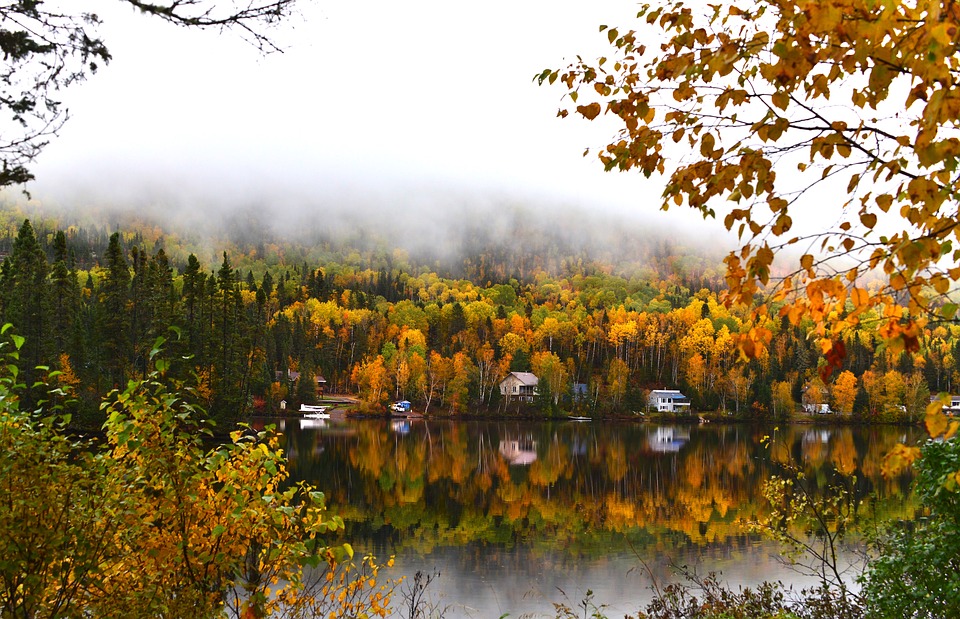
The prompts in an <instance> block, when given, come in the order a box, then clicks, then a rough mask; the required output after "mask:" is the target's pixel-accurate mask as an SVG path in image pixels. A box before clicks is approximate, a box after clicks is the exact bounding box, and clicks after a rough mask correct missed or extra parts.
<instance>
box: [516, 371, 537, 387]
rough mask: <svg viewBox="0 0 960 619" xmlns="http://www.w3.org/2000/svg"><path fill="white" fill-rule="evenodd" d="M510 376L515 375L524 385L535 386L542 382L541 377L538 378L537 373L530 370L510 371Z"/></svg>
mask: <svg viewBox="0 0 960 619" xmlns="http://www.w3.org/2000/svg"><path fill="white" fill-rule="evenodd" d="M509 376H513V377H515V378H516V379H517V380H519V381H520V382H521V383H523V384H524V385H530V386H534V385H536V384H537V383H539V382H540V379H539V378H537V376H536V374H532V373H530V372H510V374H509Z"/></svg>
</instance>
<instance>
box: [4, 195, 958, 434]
mask: <svg viewBox="0 0 960 619" xmlns="http://www.w3.org/2000/svg"><path fill="white" fill-rule="evenodd" d="M513 221H514V225H513V226H512V230H511V232H510V233H509V234H508V235H505V236H498V237H495V236H493V235H490V234H488V233H485V232H484V230H483V229H482V228H481V227H480V223H479V222H473V223H470V224H468V225H467V226H466V229H465V230H464V231H463V232H462V235H463V236H462V238H460V239H459V241H460V243H459V244H460V251H459V252H457V253H447V254H445V255H444V254H441V253H436V254H433V255H431V254H429V253H427V252H424V251H423V250H422V249H421V250H416V249H415V250H409V249H405V248H403V247H401V246H399V245H398V244H396V243H394V244H391V243H390V242H389V241H388V239H387V238H386V237H378V236H377V235H375V234H374V233H372V232H370V233H366V232H364V233H362V234H361V235H360V236H357V235H354V236H352V237H348V238H338V237H336V236H335V235H332V234H330V233H329V232H327V233H323V232H315V233H314V234H313V236H312V237H310V238H300V239H294V240H292V241H291V240H289V239H284V238H282V235H280V234H276V233H274V234H272V235H271V234H270V233H264V232H262V231H261V232H260V233H259V234H251V232H250V231H251V230H252V229H255V228H257V225H256V224H255V223H248V224H247V225H246V226H243V222H242V221H241V222H239V223H238V222H234V224H233V228H231V230H230V232H228V233H225V234H223V235H221V236H220V237H218V239H217V241H216V242H209V241H208V242H206V244H203V243H201V242H200V241H199V240H198V239H196V238H191V237H190V236H189V235H185V234H177V233H176V232H175V231H168V230H164V229H163V228H161V227H160V226H157V225H150V224H146V223H143V222H138V221H135V220H131V221H130V222H129V223H128V224H127V225H123V226H120V225H117V226H115V227H114V228H115V229H111V230H108V229H107V227H105V226H99V227H98V226H96V225H92V226H91V225H84V224H82V223H78V222H76V221H71V220H69V219H68V218H59V219H54V218H43V217H42V216H36V215H35V216H34V217H33V219H30V218H29V217H28V216H26V215H25V214H24V212H22V211H21V210H19V209H17V208H16V207H8V208H7V209H6V213H5V215H4V222H3V226H4V232H3V235H4V236H3V238H2V239H0V251H2V252H3V253H4V256H5V257H4V262H3V268H2V279H3V283H2V286H0V289H2V290H3V296H2V310H3V320H4V321H6V322H11V323H13V324H14V325H15V326H16V328H17V330H18V332H19V333H20V334H21V335H23V336H24V337H26V343H25V345H24V347H23V350H22V352H21V358H22V359H23V361H24V363H23V364H22V365H23V366H24V372H27V373H33V372H37V371H43V370H28V369H26V368H36V367H41V368H42V367H46V368H49V369H50V370H58V371H59V372H60V373H59V374H57V375H56V379H55V380H56V381H58V382H59V384H61V385H64V386H69V387H70V388H71V391H72V393H73V396H74V397H75V398H76V400H75V401H72V402H71V403H70V404H69V406H70V407H73V408H76V409H77V412H78V413H81V415H80V417H78V418H80V419H87V420H88V421H90V422H92V423H98V422H97V417H96V415H97V412H96V411H97V409H98V405H99V402H100V400H101V398H102V397H103V395H104V394H106V393H107V392H108V391H110V390H111V389H113V388H115V387H117V386H120V385H123V384H124V382H125V381H126V380H127V379H129V378H131V377H137V376H139V375H142V374H143V373H144V372H145V371H146V367H147V354H148V352H149V351H150V349H151V347H152V346H153V344H154V342H155V340H156V339H157V337H158V336H170V335H171V334H175V335H173V336H171V337H169V341H168V343H167V352H168V353H170V354H171V357H173V358H177V359H180V361H178V362H177V363H176V364H175V368H176V369H175V371H176V372H177V373H178V376H179V377H180V378H181V379H184V380H186V381H187V382H188V383H192V384H196V394H197V397H198V398H199V400H200V402H199V403H200V404H202V405H203V407H204V408H205V409H206V410H207V411H208V412H209V414H210V415H211V417H212V418H214V419H216V420H219V421H223V422H226V423H228V424H229V423H232V422H234V421H237V420H240V419H242V418H244V417H246V416H247V415H249V414H251V413H261V414H262V413H276V412H278V411H279V410H280V403H281V401H286V402H288V403H291V404H292V405H297V404H300V403H314V402H315V401H316V400H318V398H320V397H321V396H322V392H321V389H322V390H323V392H326V393H327V394H329V393H340V394H352V395H356V396H359V398H360V400H361V410H363V411H367V412H380V411H383V410H384V405H385V404H386V403H388V402H389V401H391V400H395V399H408V400H410V401H412V402H413V403H414V406H415V408H416V409H417V410H419V411H422V412H425V413H428V414H437V415H457V414H476V413H478V412H479V413H484V414H487V413H489V414H515V413H517V412H528V413H537V414H540V413H545V414H559V413H561V412H571V411H574V410H576V411H579V412H581V413H586V414H591V415H623V414H634V413H638V412H642V411H643V409H644V408H645V404H646V395H647V393H648V392H649V390H651V389H658V388H668V389H680V390H682V391H683V393H684V394H686V395H688V396H689V397H690V399H691V401H692V404H693V410H695V411H698V412H702V413H713V412H719V413H724V414H729V415H732V416H735V417H738V418H751V419H776V418H784V417H786V416H788V415H790V414H792V413H794V412H795V411H797V410H800V407H801V405H803V404H812V405H815V406H819V405H822V404H826V405H829V407H830V408H831V409H832V410H833V411H835V412H837V413H839V414H841V415H843V416H845V417H848V418H857V419H863V420H882V421H892V420H905V419H907V418H910V419H917V418H918V417H919V416H921V415H922V414H923V411H924V409H925V406H926V404H927V403H928V402H929V395H930V394H931V393H937V392H950V391H951V389H952V387H953V385H954V383H955V382H956V380H957V379H958V378H960V376H958V374H957V371H958V367H957V363H956V359H957V352H956V345H957V340H956V338H955V337H954V335H955V334H954V330H955V328H954V327H948V326H932V327H931V328H928V329H927V330H926V332H925V333H924V334H923V338H922V347H921V349H920V350H919V351H917V352H915V353H905V352H901V351H894V350H891V349H889V348H887V347H886V346H884V345H881V344H880V341H881V338H879V337H878V336H877V334H876V333H875V332H874V331H873V330H871V321H870V320H869V319H868V318H867V319H864V320H863V321H862V325H861V327H860V328H859V329H856V330H851V331H849V332H848V333H847V334H846V336H845V337H846V341H845V344H846V351H847V355H846V357H845V358H844V359H843V366H842V367H841V368H839V369H838V370H837V371H834V372H832V373H830V374H829V375H828V374H827V373H825V372H822V371H818V370H821V369H822V367H823V365H824V360H823V358H822V355H821V352H820V349H819V347H818V345H817V343H816V341H815V339H814V338H811V337H809V326H806V327H805V325H804V324H802V323H801V324H799V325H797V326H793V325H791V324H790V322H789V321H787V320H786V319H779V318H774V317H775V316H776V312H775V311H771V316H774V317H772V318H770V320H769V321H768V324H767V327H768V328H769V329H770V330H771V331H772V332H773V333H774V335H773V339H772V341H771V343H770V345H769V347H768V350H767V351H766V352H765V353H764V354H763V355H761V356H759V357H757V358H755V359H751V360H749V361H746V360H743V359H742V358H741V356H740V354H739V352H738V350H737V348H736V346H735V342H734V337H735V336H736V334H737V333H739V332H740V331H741V329H743V328H744V326H743V325H744V324H745V317H746V314H745V313H746V312H747V309H745V308H742V307H741V308H736V307H735V308H730V307H727V306H725V304H724V303H723V288H724V286H723V280H722V277H721V273H722V267H721V266H720V262H719V259H718V258H717V256H715V255H710V254H709V253H705V252H703V251H702V250H699V251H694V250H692V249H691V247H692V243H688V244H687V245H683V244H682V243H683V240H682V239H680V240H676V239H677V238H678V237H672V238H673V239H674V240H672V241H670V242H667V241H662V240H656V239H658V238H662V237H659V236H658V235H657V234H656V233H655V232H651V233H650V234H649V235H647V236H646V237H645V236H644V235H642V234H641V235H640V236H631V235H632V234H636V233H635V232H633V231H630V230H624V232H623V233H622V236H621V237H620V238H616V239H612V240H611V239H607V240H605V241H604V243H603V244H596V243H594V244H593V245H592V247H591V246H590V245H589V244H588V243H584V242H578V241H576V240H571V239H576V238H577V237H576V236H575V235H574V234H573V231H574V230H575V228H576V223H569V224H567V227H568V229H567V230H564V228H563V225H562V224H561V225H560V226H559V227H557V226H556V224H555V225H554V226H555V228H554V229H545V228H543V227H540V225H539V224H538V222H535V221H529V218H528V217H526V216H525V214H524V213H522V212H518V213H516V214H515V215H514V220H513ZM211 247H213V248H212V249H211ZM597 248H599V249H597ZM198 255H200V256H203V257H204V258H205V259H201V258H198V257H197V256H198ZM718 255H719V253H718ZM208 260H209V262H208ZM775 309H776V308H774V310H775ZM171 329H173V331H170V330H171ZM511 371H522V372H533V373H534V374H536V375H537V376H538V377H539V378H540V384H539V395H538V397H537V401H536V402H534V403H532V404H528V405H525V406H524V407H522V408H520V407H519V405H518V404H517V403H516V402H512V403H510V402H506V401H504V400H503V398H502V397H501V395H500V392H499V389H498V384H499V382H500V381H501V380H502V379H503V378H504V377H505V376H506V375H507V374H508V373H509V372H511ZM298 377H299V378H298ZM304 377H315V379H322V380H323V381H326V382H325V383H324V382H321V383H319V385H320V386H319V387H318V383H317V382H315V380H305V379H304ZM822 377H826V379H827V380H826V382H825V381H824V380H823V378H822ZM29 378H33V377H32V376H30V377H29ZM32 382H33V380H29V381H28V382H27V384H31V383H32ZM574 385H579V387H578V388H577V389H576V390H575V388H574Z"/></svg>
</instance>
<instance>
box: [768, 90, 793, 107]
mask: <svg viewBox="0 0 960 619" xmlns="http://www.w3.org/2000/svg"><path fill="white" fill-rule="evenodd" d="M770 100H771V101H772V102H773V104H774V105H775V106H777V107H778V108H780V109H781V110H785V109H787V106H788V105H789V104H790V95H788V94H787V93H786V92H785V91H783V90H778V91H777V92H775V93H773V96H772V97H771V98H770Z"/></svg>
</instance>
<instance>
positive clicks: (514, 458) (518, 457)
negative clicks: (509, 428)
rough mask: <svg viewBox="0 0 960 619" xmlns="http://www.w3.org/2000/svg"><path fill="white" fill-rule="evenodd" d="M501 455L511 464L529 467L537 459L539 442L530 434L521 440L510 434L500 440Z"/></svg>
mask: <svg viewBox="0 0 960 619" xmlns="http://www.w3.org/2000/svg"><path fill="white" fill-rule="evenodd" d="M500 455H501V456H503V457H504V458H505V459H506V460H507V461H508V462H509V463H510V464H516V465H518V466H528V465H530V464H533V462H534V461H535V460H536V459H537V441H535V440H533V437H532V436H531V435H529V434H527V435H524V436H521V437H519V438H513V437H511V436H510V435H509V434H508V435H507V436H506V437H505V438H502V439H500Z"/></svg>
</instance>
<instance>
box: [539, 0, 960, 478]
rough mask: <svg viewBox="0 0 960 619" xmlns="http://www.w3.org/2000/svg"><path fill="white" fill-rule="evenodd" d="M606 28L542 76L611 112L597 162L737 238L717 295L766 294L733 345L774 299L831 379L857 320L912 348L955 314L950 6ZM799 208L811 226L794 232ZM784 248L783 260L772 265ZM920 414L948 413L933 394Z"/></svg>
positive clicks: (874, 4) (958, 34)
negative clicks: (805, 328) (807, 326)
mask: <svg viewBox="0 0 960 619" xmlns="http://www.w3.org/2000/svg"><path fill="white" fill-rule="evenodd" d="M600 30H601V32H602V33H603V35H604V36H605V37H606V38H607V39H608V41H609V43H610V45H611V50H610V53H609V56H608V57H604V58H599V59H597V60H596V61H595V62H591V61H587V60H584V59H580V58H578V60H577V62H575V63H573V64H572V65H570V66H569V67H567V68H566V69H561V70H554V69H547V70H545V71H543V72H542V73H540V74H539V75H538V76H536V79H537V80H539V82H540V83H545V82H546V83H550V84H553V83H555V82H560V83H561V84H562V85H564V86H565V88H566V90H567V97H566V99H565V100H566V101H567V102H568V104H566V105H565V107H563V108H561V109H560V111H559V115H560V116H563V117H565V116H568V115H571V114H573V115H579V116H582V117H584V118H586V119H589V120H594V119H597V118H605V119H608V120H610V122H613V123H615V125H616V127H617V129H616V135H615V136H614V137H613V139H612V140H611V141H610V143H609V144H607V145H606V146H605V147H603V148H601V149H600V150H599V152H598V153H597V155H598V157H599V159H600V161H601V162H602V164H603V165H604V167H605V168H606V169H607V170H620V171H631V170H636V171H639V172H641V173H643V174H644V175H646V176H651V175H652V174H654V173H657V174H660V175H664V176H665V177H666V184H665V188H664V190H663V194H662V208H663V209H664V210H666V209H667V208H669V207H671V206H682V205H686V206H688V207H691V208H693V209H696V210H698V211H699V212H701V213H702V214H703V216H704V217H716V218H720V219H722V221H723V223H724V225H725V226H726V228H727V229H728V230H731V231H733V232H735V233H736V234H737V235H739V239H740V248H739V249H738V250H736V251H732V252H730V254H729V255H728V256H727V257H726V259H725V262H726V267H727V274H726V281H727V285H728V292H727V301H728V303H747V304H750V303H755V300H756V298H758V296H759V297H760V298H762V299H763V301H762V302H760V303H756V305H755V310H754V317H755V318H756V321H755V322H754V324H753V325H752V327H751V328H749V329H748V330H747V332H745V333H744V334H742V335H741V338H740V340H739V345H740V349H741V351H742V352H743V353H744V354H746V355H747V356H753V355H756V354H758V351H759V350H761V349H762V347H763V346H764V345H765V344H766V343H767V342H768V341H769V338H770V331H769V330H768V329H767V328H766V327H765V321H764V318H766V317H767V316H769V314H770V313H771V312H776V313H778V314H779V315H780V316H781V317H785V318H787V319H789V320H790V322H791V323H793V324H799V323H800V321H801V320H805V319H809V320H811V321H812V322H813V324H814V325H815V330H814V336H815V337H818V338H819V341H820V345H821V349H822V351H823V353H824V356H825V358H826V361H827V363H826V365H825V367H824V372H823V375H824V376H823V377H824V379H826V378H827V377H828V375H829V374H830V373H831V371H832V370H833V369H837V368H840V367H841V363H842V361H843V358H844V356H845V349H844V346H843V339H842V334H843V333H844V332H845V331H846V330H848V329H853V328H857V326H858V325H860V324H862V322H863V321H865V320H871V321H877V322H878V331H879V333H880V335H881V336H882V338H883V339H884V340H885V342H886V345H887V346H888V347H889V348H890V349H892V350H895V351H903V350H906V351H915V350H916V349H917V348H918V346H919V339H920V338H921V337H922V334H923V330H924V328H925V327H926V326H927V325H930V324H931V323H934V322H942V321H945V322H952V321H954V320H955V319H956V318H957V317H958V308H960V304H958V302H957V297H956V283H957V281H958V280H960V266H957V259H958V258H960V244H958V243H957V241H958V240H960V227H958V222H960V219H958V200H957V190H956V188H955V182H956V179H957V174H958V164H960V135H958V133H957V130H956V124H957V123H958V122H960V89H958V88H957V87H956V83H955V80H958V79H960V54H958V53H957V49H958V48H957V45H958V42H960V5H958V4H956V3H954V2H952V1H938V0H932V1H927V0H908V1H906V2H893V1H886V0H829V1H827V2H814V1H798V0H792V1H791V0H749V1H746V0H734V1H732V2H724V3H715V4H710V5H708V4H701V3H689V4H687V3H684V2H675V3H672V4H669V5H655V6H651V5H646V6H644V7H642V8H641V10H640V11H639V13H638V15H637V23H636V24H635V25H634V26H633V27H632V29H623V30H621V29H617V28H613V27H607V26H601V28H600ZM804 216H805V217H807V218H811V219H814V220H815V221H816V222H818V225H817V227H816V228H815V229H812V230H802V228H803V226H801V225H799V224H800V223H801V221H802V219H803V217H804ZM795 219H796V224H797V225H795V221H794V220H795ZM785 250H789V251H786V252H785ZM778 254H782V255H784V256H789V255H792V256H793V257H792V258H790V259H789V260H787V259H781V260H780V261H779V262H778V264H777V267H775V266H774V259H775V257H777V256H778ZM784 262H788V264H787V265H786V267H785V268H784V265H783V264H782V263H784ZM927 427H928V429H929V430H930V432H931V434H933V435H944V434H952V433H955V432H956V430H957V423H956V422H954V423H950V422H949V420H948V419H947V418H946V417H944V415H943V413H942V410H941V407H940V405H939V404H935V405H932V406H931V407H930V408H929V409H928V414H927ZM915 453H916V452H914V451H905V452H904V453H902V454H900V455H902V456H905V457H907V458H908V459H909V458H910V457H912V456H913V455H915Z"/></svg>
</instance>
